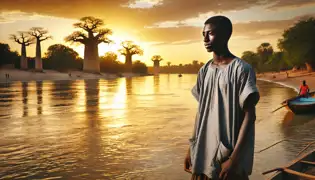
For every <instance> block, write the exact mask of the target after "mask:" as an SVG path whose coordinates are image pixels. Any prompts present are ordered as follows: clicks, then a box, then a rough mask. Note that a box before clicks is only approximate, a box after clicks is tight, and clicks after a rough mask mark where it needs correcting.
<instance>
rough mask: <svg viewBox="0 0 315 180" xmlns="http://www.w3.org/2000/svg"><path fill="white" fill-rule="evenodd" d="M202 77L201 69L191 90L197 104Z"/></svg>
mask: <svg viewBox="0 0 315 180" xmlns="http://www.w3.org/2000/svg"><path fill="white" fill-rule="evenodd" d="M202 76H203V68H201V69H200V70H199V72H198V76H197V81H196V84H195V85H194V87H193V88H192V89H191V93H192V95H193V96H194V97H195V99H196V100H197V101H198V102H199V97H200V93H201V91H200V90H201V86H202V79H203V78H202Z"/></svg>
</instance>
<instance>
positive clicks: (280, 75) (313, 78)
mask: <svg viewBox="0 0 315 180" xmlns="http://www.w3.org/2000/svg"><path fill="white" fill-rule="evenodd" d="M288 73H289V77H287V74H286V72H277V73H273V72H269V73H264V74H257V80H261V81H268V82H272V83H276V84H279V85H282V86H285V87H288V88H292V89H294V90H295V91H296V92H297V93H298V92H299V88H300V85H301V84H302V81H303V80H305V81H306V84H307V85H308V86H309V88H310V91H315V72H307V71H288Z"/></svg>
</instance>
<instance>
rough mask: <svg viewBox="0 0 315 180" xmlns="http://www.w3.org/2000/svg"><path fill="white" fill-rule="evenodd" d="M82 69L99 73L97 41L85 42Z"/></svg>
mask: <svg viewBox="0 0 315 180" xmlns="http://www.w3.org/2000/svg"><path fill="white" fill-rule="evenodd" d="M83 71H85V72H92V73H100V62H99V57H98V44H97V43H89V44H85V47H84V63H83Z"/></svg>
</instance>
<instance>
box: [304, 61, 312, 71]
mask: <svg viewBox="0 0 315 180" xmlns="http://www.w3.org/2000/svg"><path fill="white" fill-rule="evenodd" d="M305 66H306V70H307V72H313V71H314V69H313V66H312V65H311V64H310V63H305Z"/></svg>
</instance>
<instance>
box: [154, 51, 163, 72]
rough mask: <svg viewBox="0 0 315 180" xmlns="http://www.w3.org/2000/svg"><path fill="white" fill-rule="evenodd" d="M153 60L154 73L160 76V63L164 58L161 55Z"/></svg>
mask: <svg viewBox="0 0 315 180" xmlns="http://www.w3.org/2000/svg"><path fill="white" fill-rule="evenodd" d="M151 60H152V61H153V67H154V73H155V74H158V73H159V70H160V61H162V60H163V58H162V57H161V56H160V55H154V56H152V58H151Z"/></svg>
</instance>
